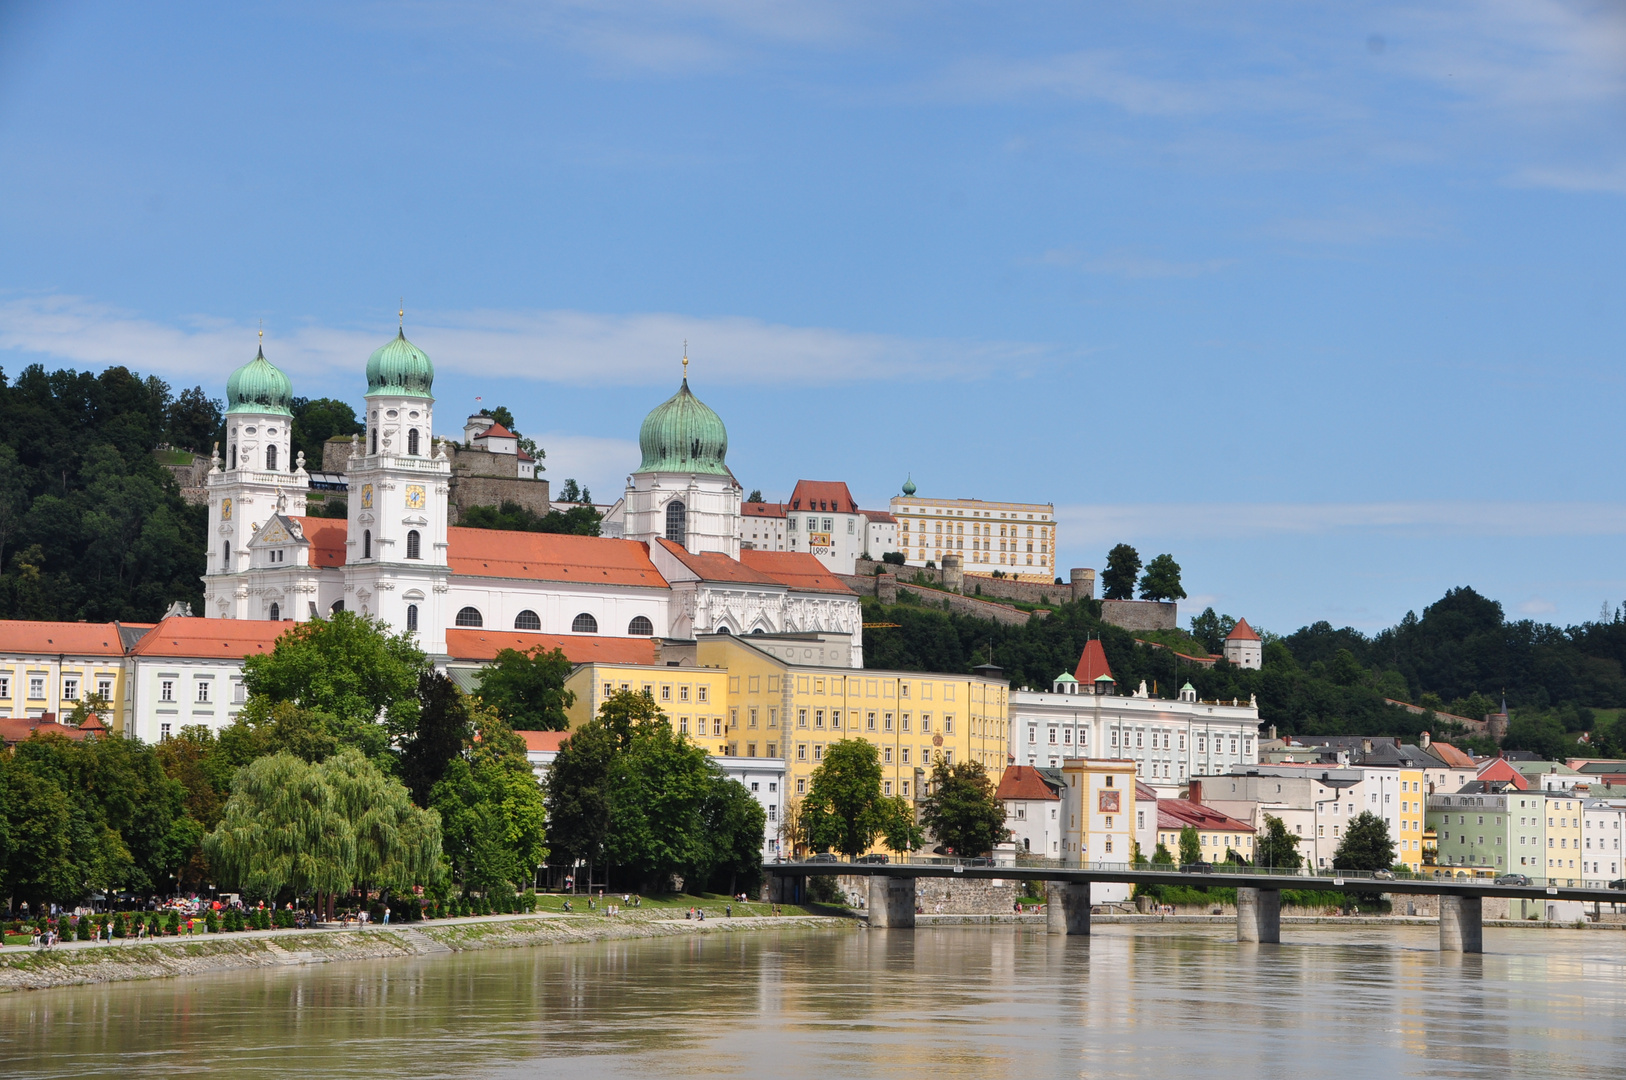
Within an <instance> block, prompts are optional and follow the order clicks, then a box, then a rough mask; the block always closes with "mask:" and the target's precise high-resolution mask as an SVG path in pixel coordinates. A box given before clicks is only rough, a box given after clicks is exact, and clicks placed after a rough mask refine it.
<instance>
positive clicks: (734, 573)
mask: <svg viewBox="0 0 1626 1080" xmlns="http://www.w3.org/2000/svg"><path fill="white" fill-rule="evenodd" d="M655 543H657V544H659V545H660V546H661V548H662V550H664V551H665V552H666V553H667V554H669V555H671V556H672V558H674V559H676V560H677V561H678V562H680V563H682V564H683V565H684V566H686V567H688V568H689V569H690V570H692V571H693V572H694V573H695V575H696V576H698V577H699V578H700V580H701V581H736V582H739V583H741V584H744V585H776V586H777V585H783V584H784V582H781V581H779V580H778V579H777V578H773V577H770V576H768V575H767V574H765V573H762V572H760V571H758V570H754V569H752V568H751V567H749V566H747V565H745V563H743V562H741V561H740V560H738V559H731V558H729V557H728V556H727V555H724V554H723V553H722V552H720V551H703V552H700V553H699V554H696V553H694V552H692V551H690V550H688V549H687V548H685V547H684V546H683V545H682V544H674V543H672V541H670V540H668V539H666V538H665V537H657V538H656V539H655ZM809 557H810V558H811V556H809Z"/></svg>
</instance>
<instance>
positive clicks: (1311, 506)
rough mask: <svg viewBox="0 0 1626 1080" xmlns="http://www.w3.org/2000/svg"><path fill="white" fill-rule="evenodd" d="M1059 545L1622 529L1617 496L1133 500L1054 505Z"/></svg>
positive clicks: (1607, 532)
mask: <svg viewBox="0 0 1626 1080" xmlns="http://www.w3.org/2000/svg"><path fill="white" fill-rule="evenodd" d="M1056 519H1057V524H1058V526H1059V529H1060V533H1061V538H1062V543H1063V544H1064V545H1069V546H1072V545H1080V546H1082V545H1099V544H1103V543H1107V544H1110V543H1116V542H1118V541H1120V540H1135V539H1136V538H1140V537H1145V538H1153V537H1155V538H1157V539H1158V540H1164V539H1169V538H1174V537H1179V538H1182V539H1200V540H1201V539H1212V540H1231V539H1242V538H1249V537H1270V536H1283V535H1303V536H1309V535H1317V534H1328V533H1349V532H1372V531H1381V532H1399V533H1406V534H1411V535H1429V536H1526V537H1529V536H1535V537H1551V536H1623V535H1626V504H1621V503H1492V502H1389V503H1139V504H1119V505H1109V506H1083V505H1072V506H1058V507H1057V508H1056Z"/></svg>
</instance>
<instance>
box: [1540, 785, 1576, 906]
mask: <svg viewBox="0 0 1626 1080" xmlns="http://www.w3.org/2000/svg"><path fill="white" fill-rule="evenodd" d="M1546 795H1547V808H1546V809H1547V866H1546V873H1547V879H1548V881H1549V882H1555V881H1556V882H1558V883H1561V884H1564V885H1579V884H1580V883H1581V881H1582V878H1583V867H1582V864H1581V800H1580V799H1578V798H1576V797H1575V796H1574V795H1573V794H1569V793H1566V792H1562V791H1549V792H1547V793H1546Z"/></svg>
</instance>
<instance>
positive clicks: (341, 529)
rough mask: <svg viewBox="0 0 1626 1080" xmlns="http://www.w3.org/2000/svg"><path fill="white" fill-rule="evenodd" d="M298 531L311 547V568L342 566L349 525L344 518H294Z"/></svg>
mask: <svg viewBox="0 0 1626 1080" xmlns="http://www.w3.org/2000/svg"><path fill="white" fill-rule="evenodd" d="M289 520H290V521H297V522H299V531H300V532H302V533H304V534H305V539H306V540H309V541H310V545H311V565H312V566H343V565H344V542H345V539H346V538H347V537H348V536H349V535H350V524H349V522H347V521H346V520H345V519H344V518H327V517H296V518H290V519H289Z"/></svg>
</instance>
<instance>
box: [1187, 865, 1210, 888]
mask: <svg viewBox="0 0 1626 1080" xmlns="http://www.w3.org/2000/svg"><path fill="white" fill-rule="evenodd" d="M1180 872H1181V873H1182V874H1212V873H1213V872H1214V864H1213V863H1208V862H1188V863H1183V864H1182V865H1181V867H1180ZM1206 887H1207V886H1204V888H1206Z"/></svg>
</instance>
